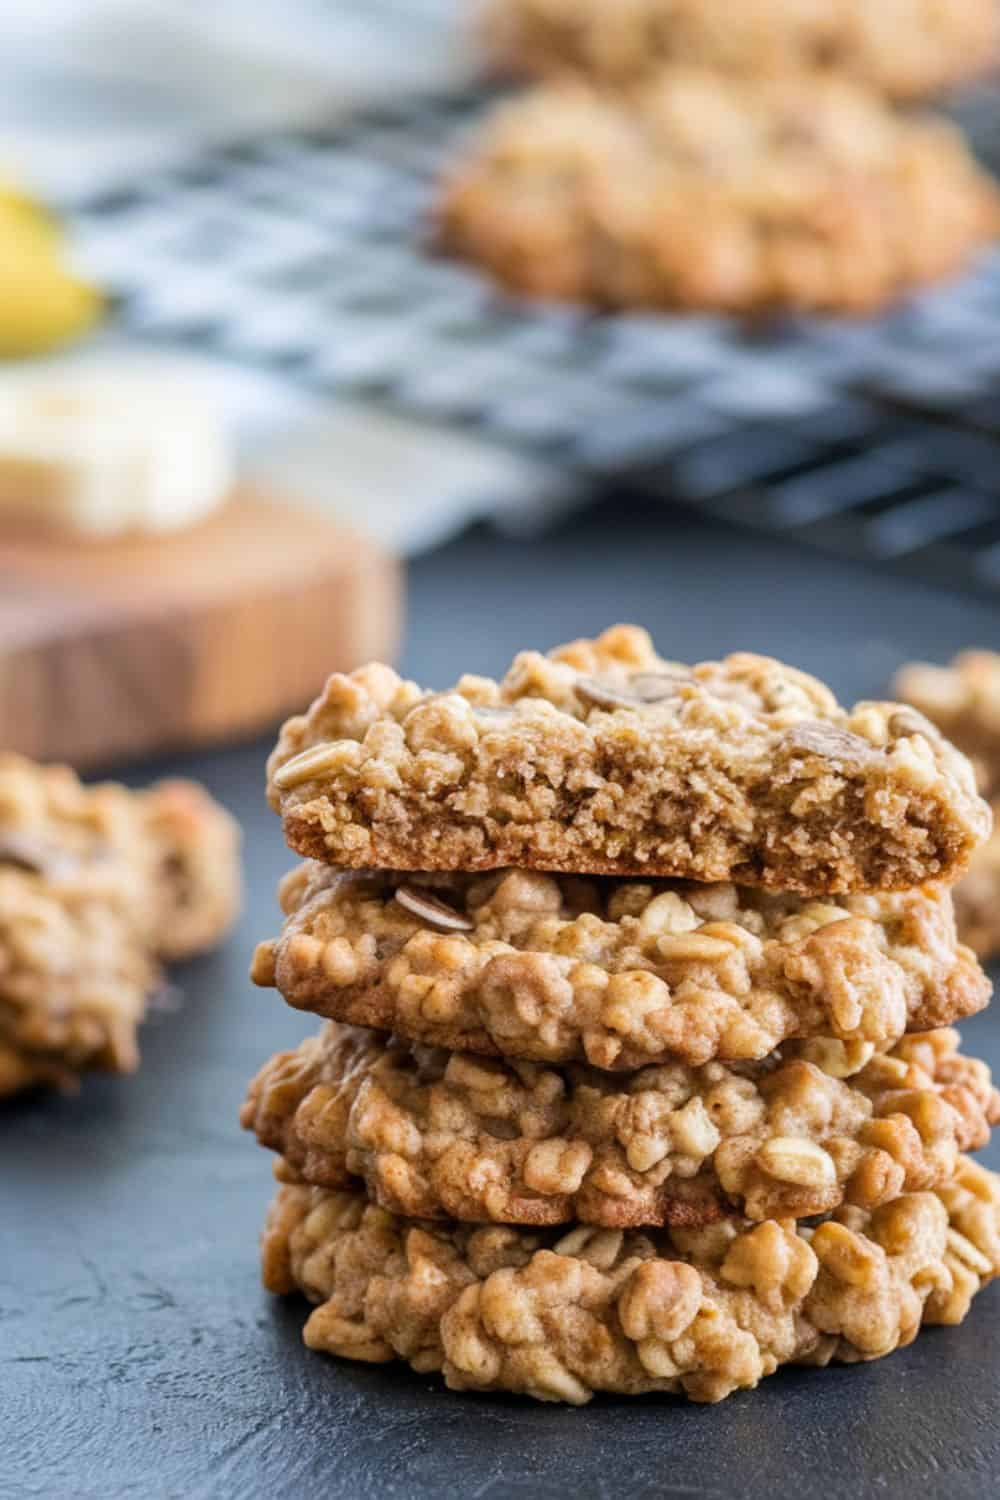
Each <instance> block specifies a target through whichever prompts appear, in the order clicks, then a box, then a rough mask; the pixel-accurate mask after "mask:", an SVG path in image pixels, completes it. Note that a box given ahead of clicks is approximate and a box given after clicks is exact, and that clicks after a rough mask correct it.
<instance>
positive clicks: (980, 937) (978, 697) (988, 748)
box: [892, 651, 1000, 959]
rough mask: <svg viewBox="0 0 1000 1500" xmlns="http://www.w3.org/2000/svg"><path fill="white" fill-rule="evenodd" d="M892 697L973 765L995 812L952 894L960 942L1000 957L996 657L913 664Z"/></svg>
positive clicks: (982, 654) (999, 673)
mask: <svg viewBox="0 0 1000 1500" xmlns="http://www.w3.org/2000/svg"><path fill="white" fill-rule="evenodd" d="M892 691H893V693H894V694H895V695H896V696H897V697H899V698H902V699H904V700H905V701H906V702H908V703H912V704H913V705H914V707H915V708H918V709H919V710H920V712H921V713H923V714H926V715H927V717H928V718H929V719H931V720H932V721H933V722H934V723H935V724H937V725H938V726H939V728H940V729H941V731H942V732H943V733H944V734H946V735H947V736H948V738H949V739H950V740H952V741H954V743H955V744H956V745H958V746H959V748H960V749H962V750H964V751H965V753H966V755H968V757H969V759H970V760H971V761H972V764H973V767H974V768H975V772H976V780H977V781H978V783H979V789H980V791H981V792H982V794H983V796H984V797H986V798H987V799H988V801H989V802H990V803H991V804H992V807H993V833H992V834H991V836H990V838H989V839H988V840H987V841H986V843H985V844H983V845H982V847H981V848H979V849H977V851H976V853H975V855H974V856H973V859H972V864H971V866H970V868H969V872H968V874H967V875H966V876H965V877H964V879H963V880H962V881H961V882H960V883H959V884H958V886H957V887H956V889H955V914H956V917H957V918H958V924H959V931H960V932H961V935H962V938H963V940H964V941H965V942H966V943H968V944H969V946H970V947H971V948H973V949H974V950H975V952H976V953H978V955H979V957H980V958H982V959H989V958H995V957H996V956H997V954H1000V653H998V652H995V651H962V652H960V653H959V655H958V656H956V657H955V659H954V660H953V661H952V662H951V663H950V665H949V666H946V667H939V666H932V665H931V664H930V663H929V662H912V663H911V664H910V665H909V666H906V667H903V668H902V670H901V671H900V672H898V673H897V675H896V677H895V679H894V681H893V684H892Z"/></svg>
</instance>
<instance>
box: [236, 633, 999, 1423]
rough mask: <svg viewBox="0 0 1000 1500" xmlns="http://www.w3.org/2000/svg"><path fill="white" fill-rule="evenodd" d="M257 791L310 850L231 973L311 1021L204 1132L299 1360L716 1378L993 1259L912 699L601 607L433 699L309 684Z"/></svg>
mask: <svg viewBox="0 0 1000 1500" xmlns="http://www.w3.org/2000/svg"><path fill="white" fill-rule="evenodd" d="M269 789H270V797H271V800H272V802H273V805H274V807H275V809H276V810H277V811H278V812H279V813H280V814H281V816H282V819H283V823H284V830H285V834H286V837H287V839H288V842H289V843H290V845H291V846H292V848H293V849H295V850H296V851H297V852H299V853H300V854H302V855H305V856H307V862H306V863H305V864H303V865H301V866H300V867H299V868H298V869H297V870H295V871H294V872H293V873H292V874H291V875H289V876H288V877H287V878H286V880H285V882H284V885H283V888H282V892H281V899H282V905H283V907H284V910H285V913H286V921H285V925H284V929H283V931H282V933H281V935H280V936H279V937H278V938H277V939H276V940H274V941H270V942H265V943H263V944H262V945H261V946H260V947H259V948H258V950H257V953H256V956H255V960H254V969H253V977H254V979H255V981H256V982H257V983H259V984H262V985H268V986H277V987H278V988H279V989H280V990H281V992H282V993H283V995H284V996H285V998H286V1000H287V1001H288V1002H289V1003H290V1004H291V1005H293V1006H295V1007H297V1008H299V1009H302V1010H306V1011H311V1012H313V1013H315V1014H317V1015H319V1016H322V1017H325V1018H327V1020H326V1022H325V1024H324V1025H323V1027H322V1029H321V1030H320V1032H319V1033H318V1035H316V1036H315V1037H313V1038H311V1039H310V1040H308V1041H306V1042H305V1043H304V1044H303V1045H302V1046H300V1047H299V1048H298V1049H296V1050H295V1051H293V1052H289V1053H285V1054H282V1055H280V1056H277V1057H275V1058H273V1059H272V1060H271V1061H270V1062H269V1063H267V1064H266V1066H265V1067H264V1068H263V1070H262V1071H261V1072H260V1074H259V1075H258V1077H257V1078H256V1079H255V1080H254V1082H253V1083H252V1085H251V1087H250V1092H249V1095H248V1098H247V1100H246V1103H245V1105H244V1109H243V1115H242V1120H243V1124H244V1125H245V1126H246V1127H248V1128H249V1129H252V1130H254V1131H255V1132H256V1134H257V1136H258V1138H259V1139H260V1141H261V1142H262V1143H263V1144H264V1145H265V1146H267V1147H269V1148H270V1149H272V1150H274V1151H275V1152H277V1153H278V1154H279V1160H278V1165H277V1176H278V1179H279V1182H280V1184H281V1186H280V1187H279V1190H278V1194H277V1197H276V1199H275V1202H274V1204H273V1206H272V1210H271V1213H270V1216H269V1220H268V1225H267V1229H266V1232H265V1236H264V1276H265V1282H266V1284H267V1285H268V1286H269V1287H270V1288H271V1289H272V1290H274V1291H278V1292H291V1291H294V1290H299V1291H301V1292H304V1293H305V1295H306V1296H307V1297H308V1298H310V1299H311V1300H312V1301H313V1302H314V1303H316V1304H317V1306H316V1309H315V1311H314V1312H313V1313H312V1315H311V1317H310V1318H309V1321H308V1323H307V1325H306V1332H305V1338H306V1342H307V1343H308V1344H309V1345H310V1346H311V1347H313V1348H316V1349H323V1350H327V1351H329V1352H331V1353H334V1354H338V1355H342V1356H345V1357H348V1358H354V1359H364V1360H374V1361H380V1360H388V1359H392V1358H394V1357H398V1358H402V1359H405V1360H407V1361H409V1363H410V1364H411V1365H412V1366H413V1367H414V1368H415V1369H417V1370H418V1371H421V1372H428V1371H440V1372H441V1373H443V1375H444V1377H445V1379H446V1381H447V1383H448V1385H449V1386H451V1387H453V1388H455V1389H463V1390H464V1389H474V1390H489V1389H504V1390H511V1391H517V1392H521V1393H524V1394H528V1395H531V1396H535V1397H538V1398H540V1399H547V1400H561V1401H568V1402H573V1403H580V1402H584V1401H586V1400H587V1399H588V1398H589V1397H590V1395H591V1394H592V1393H593V1392H594V1391H615V1392H621V1393H626V1394H638V1393H640V1392H646V1391H669V1392H683V1393H684V1394H686V1395H688V1396H690V1397H691V1398H693V1399H695V1400H701V1401H715V1400H719V1399H721V1398H722V1397H724V1396H726V1395H728V1394H729V1393H730V1392H732V1391H735V1390H737V1389H741V1388H745V1387H751V1386H754V1385H756V1384H757V1383H758V1381H759V1380H760V1379H761V1378H762V1377H764V1376H765V1375H769V1374H771V1373H772V1372H773V1371H774V1370H776V1369H777V1368H778V1367H779V1366H780V1365H782V1364H786V1363H790V1362H798V1363H808V1364H813V1365H826V1364H827V1363H829V1362H830V1361H831V1360H834V1359H837V1360H845V1361H860V1360H868V1359H874V1358H877V1357H879V1356H881V1355H884V1354H887V1353H889V1352H891V1351H892V1350H893V1349H895V1348H897V1347H900V1346H902V1345H904V1344H906V1343H908V1342H910V1340H911V1339H913V1338H914V1336H915V1335H916V1333H917V1332H918V1330H919V1329H920V1327H921V1325H922V1324H923V1323H957V1322H959V1321H961V1319H962V1318H964V1316H965V1315H966V1313H967V1311H968V1309H969V1306H970V1303H971V1300H972V1297H973V1296H974V1294H975V1293H976V1292H978V1291H979V1289H980V1288H981V1287H982V1286H983V1285H984V1284H985V1283H986V1282H987V1281H989V1280H990V1279H992V1277H994V1276H995V1275H996V1274H997V1273H998V1272H1000V1182H998V1180H997V1179H996V1178H994V1177H993V1176H992V1175H991V1174H990V1173H989V1172H986V1171H984V1170H983V1169H982V1168H980V1167H978V1166H976V1165H974V1164H973V1163H972V1162H971V1161H970V1160H969V1159H968V1157H967V1156H966V1155H965V1153H966V1152H968V1151H970V1150H972V1149H974V1148H976V1147H979V1146H982V1145H983V1144H984V1143H985V1142H986V1140H987V1138H988V1135H989V1130H990V1126H991V1125H992V1124H993V1123H994V1122H995V1121H996V1120H998V1119H1000V1098H998V1095H997V1094H996V1092H995V1091H994V1089H993V1087H992V1084H991V1080H990V1075H989V1072H988V1069H987V1068H986V1066H985V1064H983V1063H982V1062H979V1061H977V1060H976V1059H974V1058H970V1057H967V1056H965V1055H964V1054H963V1053H962V1052H961V1051H960V1048H959V1038H958V1036H957V1034H956V1033H955V1032H954V1031H953V1030H951V1029H948V1028H950V1026H951V1023H952V1022H954V1021H955V1020H957V1019H959V1018H961V1017H962V1016H966V1015H970V1014H972V1013H973V1012H975V1011H978V1010H980V1009H981V1008H982V1007H983V1006H984V1005H985V1004H986V1002H987V1000H988V998H989V984H988V981H987V980H986V978H985V976H984V975H983V973H982V971H981V969H980V968H979V965H978V963H977V961H976V959H975V957H974V955H973V954H972V953H971V952H970V951H969V950H968V949H967V948H965V947H963V946H961V945H960V944H959V942H958V941H957V939H956V935H955V926H954V917H953V910H952V902H951V895H950V892H949V889H948V886H949V882H951V881H953V880H954V879H955V878H956V877H957V876H958V875H959V873H960V872H961V870H962V869H963V867H964V865H965V863H966V861H967V860H968V859H969V857H970V855H971V853H972V851H973V850H974V849H975V847H976V846H977V844H978V843H979V842H980V841H981V840H982V839H984V838H985V837H986V834H987V833H988V830H989V826H990V818H989V810H988V808H987V807H986V806H985V804H984V803H983V802H982V801H980V799H979V797H978V796H977V793H976V788H975V784H974V780H973V775H972V771H971V768H970V766H969V764H968V762H967V761H966V760H965V759H964V757H963V756H962V755H961V754H959V753H958V751H956V750H955V749H954V748H953V747H952V746H951V745H950V744H948V742H947V741H945V740H944V739H943V738H942V736H941V735H940V733H939V732H938V731H937V730H936V729H934V728H933V727H932V726H931V725H930V724H929V723H928V722H927V721H926V720H925V719H923V718H922V717H921V716H920V715H919V714H917V713H915V712H914V711H913V710H911V709H904V708H902V707H900V706H899V705H898V704H892V703H862V704H859V705H858V706H857V707H855V708H854V709H853V710H852V711H850V712H848V711H846V710H844V709H842V708H841V707H839V706H838V704H837V702H836V701H835V699H834V698H833V696H832V694H831V693H830V692H829V691H828V690H827V689H826V688H825V687H824V686H823V685H822V684H821V683H819V682H817V681H816V680H815V679H813V678H811V677H808V676H806V675H805V674H804V673H802V672H798V671H795V670H793V669H791V668H789V667H785V666H783V665H781V664H780V663H779V662H776V661H772V660H769V659H767V658H763V657H759V656H752V655H748V654H739V655H734V656H731V657H729V658H727V659H726V660H724V661H721V662H705V663H702V664H701V665H700V666H696V667H693V668H689V667H686V666H684V665H682V664H680V663H678V662H674V661H666V660H663V659H661V658H660V657H659V656H658V655H657V654H656V652H655V651H654V649H653V647H652V644H651V642H650V640H649V638H648V636H647V635H646V634H645V632H643V631H642V630H639V629H637V628H635V627H629V626H619V627H617V628H614V629H612V630H609V631H607V632H605V634H604V635H602V636H601V637H600V638H598V639H597V640H594V641H578V642H576V643H574V644H572V645H569V646H566V647H563V648H561V649H559V650H557V651H554V652H553V653H551V654H550V655H548V656H543V655H540V654H538V653H536V652H524V653H522V654H521V655H520V656H518V658H517V659H516V660H515V662H514V664H513V666H512V667H511V669H510V671H509V672H508V673H507V675H506V676H505V677H504V679H503V680H502V681H501V682H495V681H491V680H490V679H488V678H483V677H474V676H466V677H463V678H462V679H461V681H460V682H459V683H458V684H457V686H456V687H455V688H454V689H453V690H452V691H451V692H447V693H429V692H424V691H422V690H421V689H420V688H418V687H417V686H416V685H415V684H414V683H412V682H406V681H403V680H401V679H400V678H399V677H398V676H397V675H396V674H395V672H393V671H391V670H390V669H389V668H388V667H385V666H369V667H366V668H363V669H362V670H360V671H358V672H355V673H353V674H352V675H350V676H335V677H333V678H331V679H330V681H329V683H328V684H327V687H326V690H325V691H324V693H323V694H322V696H321V697H320V698H319V699H318V700H317V701H316V702H315V703H314V704H313V705H312V707H311V708H310V709H309V711H308V713H306V714H305V715H303V716H301V717H298V718H295V719H292V720H290V721H289V722H288V723H287V724H286V725H285V727H284V730H283V732H282V734H281V738H280V741H279V744H278V747H277V749H276V751H275V752H274V754H273V756H272V758H271V762H270V767H269Z"/></svg>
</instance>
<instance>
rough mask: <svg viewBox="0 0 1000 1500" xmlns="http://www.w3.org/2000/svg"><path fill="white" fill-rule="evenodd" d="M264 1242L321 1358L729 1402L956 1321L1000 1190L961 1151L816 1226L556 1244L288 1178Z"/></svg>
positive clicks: (999, 1231) (533, 1392)
mask: <svg viewBox="0 0 1000 1500" xmlns="http://www.w3.org/2000/svg"><path fill="white" fill-rule="evenodd" d="M262 1249H263V1269H264V1280H265V1284H266V1285H267V1286H268V1287H269V1289H270V1290H272V1291H275V1292H282V1293H287V1292H292V1291H301V1292H304V1293H305V1295H306V1296H307V1297H308V1298H309V1299H310V1300H311V1301H312V1302H314V1303H316V1304H317V1307H316V1310H315V1311H314V1312H313V1314H312V1316H311V1317H310V1319H309V1321H308V1323H307V1324H306V1328H305V1340H306V1343H307V1344H308V1345H309V1346H310V1347H311V1348H313V1349H321V1350H325V1351H327V1352H329V1353H331V1354H337V1355H341V1356H343V1357H346V1358H348V1359H351V1358H353V1359H364V1360H369V1361H380V1360H389V1359H392V1358H394V1357H397V1358H402V1359H405V1360H408V1361H409V1362H410V1364H412V1365H413V1366H414V1368H415V1369H417V1370H418V1371H420V1372H421V1373H422V1374H426V1373H428V1372H431V1371H441V1372H442V1373H443V1375H444V1377H445V1380H446V1381H447V1383H448V1385H449V1386H450V1387H452V1388H453V1389H457V1390H509V1391H517V1392H520V1393H522V1394H526V1395H530V1396H534V1397H536V1398H538V1399H541V1400H547V1401H567V1402H571V1403H573V1404H575V1405H580V1404H582V1403H584V1402H586V1401H588V1400H589V1399H590V1396H591V1395H592V1394H593V1393H594V1392H595V1391H616V1392H619V1393H622V1394H626V1395H638V1394H640V1393H642V1392H645V1391H674V1392H678V1393H683V1394H684V1395H686V1396H688V1397H690V1398H691V1399H692V1400H696V1401H719V1400H721V1399H722V1398H723V1397H725V1396H727V1395H729V1394H730V1393H731V1392H733V1391H735V1390H739V1389H747V1388H750V1387H753V1386H755V1385H757V1384H758V1382H759V1381H760V1380H761V1379H762V1378H763V1377H764V1376H766V1375H769V1374H771V1373H773V1371H774V1370H775V1369H777V1368H778V1366H779V1365H781V1364H785V1363H788V1362H791V1361H798V1362H800V1363H809V1364H814V1365H826V1364H828V1363H829V1362H830V1361H831V1360H832V1359H845V1360H850V1361H856V1360H859V1359H875V1358H878V1357H880V1356H881V1355H884V1354H888V1353H890V1352H891V1351H892V1350H894V1349H896V1348H898V1347H900V1346H902V1345H905V1344H907V1343H909V1342H910V1340H911V1339H912V1338H913V1336H914V1334H915V1333H916V1332H917V1330H918V1329H919V1327H920V1325H921V1323H952V1324H954V1323H959V1322H961V1321H962V1319H963V1318H964V1317H965V1315H966V1313H967V1312H968V1310H969V1305H970V1303H971V1300H972V1298H973V1296H974V1295H975V1294H976V1293H977V1292H978V1291H979V1290H980V1288H981V1287H982V1286H983V1285H985V1284H986V1283H987V1282H988V1281H990V1280H991V1279H992V1278H993V1277H994V1276H996V1274H997V1272H998V1270H1000V1188H998V1183H997V1179H996V1178H995V1177H994V1176H993V1174H992V1173H989V1172H985V1171H983V1169H982V1168H980V1167H977V1166H975V1165H973V1164H972V1163H971V1162H969V1161H968V1160H967V1159H963V1160H962V1162H961V1163H960V1165H959V1168H958V1170H957V1171H956V1173H955V1176H954V1178H953V1180H952V1181H951V1182H950V1183H949V1184H947V1185H946V1186H944V1187H942V1188H939V1189H938V1190H937V1191H936V1192H933V1193H914V1194H905V1195H904V1196H903V1197H901V1198H897V1199H895V1200H894V1201H893V1202H892V1203H889V1204H885V1205H883V1206H882V1207H880V1208H878V1209H876V1210H875V1211H874V1212H873V1213H872V1214H867V1213H864V1212H862V1211H861V1210H858V1209H854V1208H844V1209H841V1210H839V1211H838V1212H837V1214H835V1215H834V1216H833V1217H832V1218H831V1219H829V1220H827V1221H824V1222H823V1223H822V1224H820V1225H819V1226H817V1227H815V1228H808V1227H806V1226H799V1227H798V1228H797V1229H796V1228H795V1227H794V1226H793V1225H791V1224H789V1223H787V1222H785V1223H782V1222H779V1221H776V1220H773V1219H770V1220H767V1221H765V1222H764V1223H763V1224H758V1225H755V1226H752V1227H751V1226H747V1225H741V1224H740V1223H738V1222H736V1223H733V1222H729V1221H724V1222H722V1223H719V1224H716V1225H712V1226H709V1227H708V1228H703V1229H697V1230H678V1229H674V1230H672V1231H669V1232H667V1231H659V1232H654V1233H636V1232H631V1233H623V1232H622V1231H620V1230H610V1229H596V1228H591V1227H589V1226H586V1225H580V1226H577V1227H575V1228H573V1229H571V1230H570V1231H569V1232H568V1233H566V1234H560V1233H559V1231H549V1232H547V1233H546V1232H542V1233H538V1232H532V1231H528V1230H525V1229H518V1228H512V1227H510V1226H503V1227H500V1226H496V1225H493V1226H490V1227H488V1228H479V1229H474V1228H470V1227H465V1226H461V1225H447V1224H444V1225H440V1224H433V1223H425V1224H422V1223H420V1222H416V1223H415V1222H414V1221H413V1220H410V1219H401V1218H398V1217H396V1216H395V1215H393V1214H391V1213H388V1212H387V1211H386V1210H385V1209H381V1208H377V1207H374V1206H372V1205H370V1204H369V1203H367V1201H366V1200H365V1198H364V1197H363V1196H362V1195H361V1194H358V1193H342V1192H329V1191H325V1190H324V1189H322V1188H308V1187H301V1186H286V1187H283V1188H282V1189H281V1190H280V1191H279V1193H278V1196H277V1198H276V1199H275V1201H274V1203H273V1205H272V1208H271V1213H270V1216H269V1219H268V1224H267V1228H266V1230H265V1234H264V1239H263V1247H262Z"/></svg>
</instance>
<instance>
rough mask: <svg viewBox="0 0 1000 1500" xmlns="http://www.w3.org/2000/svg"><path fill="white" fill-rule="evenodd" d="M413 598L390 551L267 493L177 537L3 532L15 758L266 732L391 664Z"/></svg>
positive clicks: (240, 499)
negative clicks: (330, 682)
mask: <svg viewBox="0 0 1000 1500" xmlns="http://www.w3.org/2000/svg"><path fill="white" fill-rule="evenodd" d="M400 596H401V589H400V575H399V569H398V567H397V565H396V564H395V562H393V561H392V560H391V559H389V558H387V557H386V556H385V555H384V554H383V553H381V552H380V551H379V550H378V549H377V548H376V547H375V546H374V545H373V544H372V543H370V542H368V541H366V540H364V539H363V538H362V537H359V536H357V535H356V534H354V533H353V532H350V531H347V530H345V529H343V528H342V527H340V526H338V525H335V524H334V523H332V522H331V521H329V520H327V519H326V518H325V517H323V516H322V515H319V514H318V513H316V512H315V511H309V510H302V509H300V508H298V507H295V506H291V505H288V504H284V503H281V502H279V501H277V500H275V499H272V498H269V497H267V496H266V495H263V494H260V493H258V492H255V491H248V490H243V491H240V492H239V493H237V494H236V495H234V497H233V499H232V500H231V501H230V503H229V504H228V505H227V506H226V507H225V508H224V509H222V510H220V511H218V512H217V513H216V514H215V515H214V516H211V517H209V518H208V519H207V520H206V521H204V522H202V523H201V524H200V525H198V526H195V527H192V528H191V529H190V530H187V531H184V532H179V533H177V534H176V535H167V536H158V537H150V536H141V537H138V536H137V537H130V538H124V539H121V540H116V541H108V542H89V541H88V542H84V541H80V540H76V539H73V538H55V537H52V536H49V537H42V536H38V535H34V536H29V535H27V534H13V533H4V532H0V749H8V750H20V751H22V752H23V753H24V754H26V755H31V756H33V757H34V758H35V759H37V760H43V761H68V762H69V763H70V764H72V765H75V766H83V767H86V766H93V765H97V764H99V763H106V762H111V761H115V760H122V759H125V758H129V757H134V756H140V755H148V754H153V753H159V752H161V751H164V750H168V749H176V748H179V747H184V746H193V745H204V744H210V743H212V742H217V741H221V740H226V739H233V738H237V737H241V736H246V735H249V734H252V733H254V732H256V731H261V730H264V729H266V728H267V727H269V726H270V725H272V724H274V723H275V722H276V721H277V720H278V719H280V718H282V717H283V716H284V715H286V714H288V713H293V712H297V711H298V710H300V709H302V708H304V707H305V706H306V704H307V703H308V702H309V701H310V699H311V698H312V697H313V696H314V695H315V693H316V692H317V691H318V689H319V688H320V687H321V686H322V683H323V681H324V680H325V678H326V677H327V675H328V674H329V673H330V672H333V671H343V670H350V669H351V668H352V667H356V666H358V665H360V664H361V663H362V662H364V661H369V660H372V659H373V658H379V659H382V660H386V659H390V660H391V658H392V655H393V652H394V651H395V649H396V646H397V643H398V633H399V623H400Z"/></svg>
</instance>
